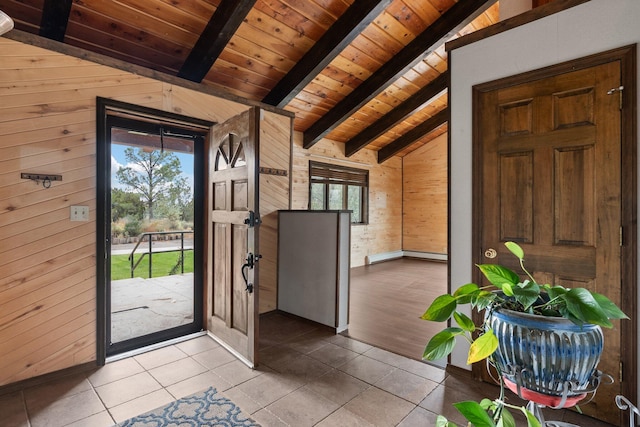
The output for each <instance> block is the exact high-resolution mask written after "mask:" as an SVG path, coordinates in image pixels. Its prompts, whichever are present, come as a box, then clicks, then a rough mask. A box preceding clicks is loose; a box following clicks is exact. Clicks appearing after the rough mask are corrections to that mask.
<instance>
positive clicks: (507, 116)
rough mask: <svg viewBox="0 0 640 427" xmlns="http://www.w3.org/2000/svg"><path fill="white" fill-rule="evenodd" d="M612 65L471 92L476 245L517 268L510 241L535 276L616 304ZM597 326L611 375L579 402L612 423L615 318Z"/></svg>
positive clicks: (617, 355) (617, 206)
mask: <svg viewBox="0 0 640 427" xmlns="http://www.w3.org/2000/svg"><path fill="white" fill-rule="evenodd" d="M619 86H620V64H619V62H618V61H615V62H609V63H605V64H603V65H598V66H593V67H590V68H585V69H581V70H578V71H573V72H569V73H565V74H560V75H556V76H552V77H546V78H543V79H539V80H536V81H532V82H529V83H526V84H520V85H516V86H510V87H505V88H500V89H495V90H492V91H488V92H484V93H482V94H481V95H479V96H478V97H477V99H476V100H477V103H476V105H475V108H477V111H478V115H477V116H476V117H477V118H478V119H479V122H478V123H477V124H478V125H479V131H478V141H479V143H480V144H481V145H480V146H479V147H478V149H479V152H478V154H479V155H480V156H482V162H481V165H482V166H481V167H482V186H481V188H480V189H479V194H478V195H479V196H480V203H481V204H482V212H481V215H482V219H481V220H480V221H481V229H480V230H477V231H478V232H480V233H481V242H480V245H481V248H480V249H481V251H482V252H483V253H484V252H485V251H487V250H489V249H491V248H493V249H495V250H496V251H497V254H498V255H497V257H496V258H495V259H487V258H482V259H478V260H476V261H479V262H481V263H494V262H497V263H498V264H503V265H506V266H509V267H511V268H512V269H514V270H515V271H519V267H518V264H517V259H516V258H515V257H513V256H512V255H511V254H510V253H509V252H508V251H507V250H506V248H505V247H504V244H503V243H504V242H506V241H510V240H511V241H515V242H518V243H519V244H520V245H521V246H522V247H523V249H524V250H525V264H526V266H527V268H528V269H529V270H530V271H533V272H534V277H536V280H537V281H539V282H540V283H551V284H561V285H565V286H568V287H585V288H589V289H591V290H594V291H597V292H600V293H602V294H605V295H607V296H608V297H609V298H610V299H611V300H612V301H614V302H615V303H617V304H618V305H620V303H621V284H620V282H621V281H620V277H621V276H620V268H621V267H620V265H621V264H620V245H621V243H620V241H621V173H620V170H621V136H620V135H621V134H620V132H621V130H620V129H621V128H620V120H621V119H620V117H621V114H620V98H619V94H617V93H614V94H608V93H607V92H608V91H609V90H610V89H612V88H618V87H619ZM614 325H615V326H614V328H613V329H611V330H608V329H604V333H605V351H604V353H603V357H602V360H601V362H600V365H599V367H598V368H599V369H600V370H601V371H603V372H604V373H606V374H609V375H611V376H612V377H614V378H615V383H614V384H613V385H603V386H601V387H600V388H599V390H598V393H597V395H596V397H595V399H594V401H593V402H592V403H590V404H588V405H584V406H583V407H581V409H582V410H583V411H584V412H585V413H586V414H588V415H591V416H594V417H596V418H599V419H602V420H606V421H608V422H610V423H612V424H615V425H618V423H619V419H620V418H619V417H620V411H619V410H618V409H617V408H616V406H615V403H614V396H615V395H616V394H619V393H621V390H622V389H621V384H620V381H619V370H620V361H621V335H620V330H621V329H620V322H614Z"/></svg>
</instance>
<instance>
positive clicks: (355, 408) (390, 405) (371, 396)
mask: <svg viewBox="0 0 640 427" xmlns="http://www.w3.org/2000/svg"><path fill="white" fill-rule="evenodd" d="M344 407H345V409H348V410H349V411H351V412H353V413H354V414H356V415H358V416H359V417H361V418H364V419H365V420H367V421H369V422H370V423H373V424H375V425H376V426H395V425H397V424H398V423H399V422H400V421H402V420H403V419H404V418H405V417H406V416H407V415H408V414H409V413H410V412H411V411H412V410H413V409H414V408H415V407H416V406H415V405H414V404H412V403H409V402H407V401H406V400H404V399H401V398H399V397H396V396H394V395H392V394H390V393H387V392H386V391H383V390H380V389H378V388H375V387H371V388H370V389H368V390H366V391H364V392H363V393H361V394H359V395H358V396H356V397H355V398H354V399H353V400H352V401H350V402H349V403H347V404H346V405H345V406H344Z"/></svg>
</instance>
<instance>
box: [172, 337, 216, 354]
mask: <svg viewBox="0 0 640 427" xmlns="http://www.w3.org/2000/svg"><path fill="white" fill-rule="evenodd" d="M176 347H177V348H178V349H180V350H181V351H183V352H184V353H185V354H187V355H189V356H193V355H194V354H198V353H202V352H203V351H207V350H213V349H214V348H218V347H220V344H218V343H217V342H216V341H215V340H214V339H213V338H211V337H210V336H208V335H203V336H201V337H198V338H194V339H191V340H188V341H183V342H181V343H179V344H176Z"/></svg>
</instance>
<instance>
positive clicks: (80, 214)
mask: <svg viewBox="0 0 640 427" xmlns="http://www.w3.org/2000/svg"><path fill="white" fill-rule="evenodd" d="M71 221H89V206H71Z"/></svg>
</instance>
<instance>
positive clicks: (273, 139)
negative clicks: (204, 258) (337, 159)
mask: <svg viewBox="0 0 640 427" xmlns="http://www.w3.org/2000/svg"><path fill="white" fill-rule="evenodd" d="M292 131H293V123H292V120H291V119H290V118H289V117H284V116H281V115H278V114H274V113H270V112H267V111H262V120H260V167H264V168H270V169H278V170H280V171H285V172H286V176H279V175H271V174H268V173H261V174H260V215H261V217H262V224H260V235H259V238H260V254H261V255H262V259H260V263H259V266H260V267H259V270H258V271H259V273H258V274H259V279H260V281H259V286H260V294H259V306H260V313H265V312H268V311H272V310H275V309H276V308H277V304H278V293H277V290H278V210H280V209H289V199H290V197H289V175H290V173H291V171H290V170H289V168H290V164H291V132H292Z"/></svg>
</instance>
